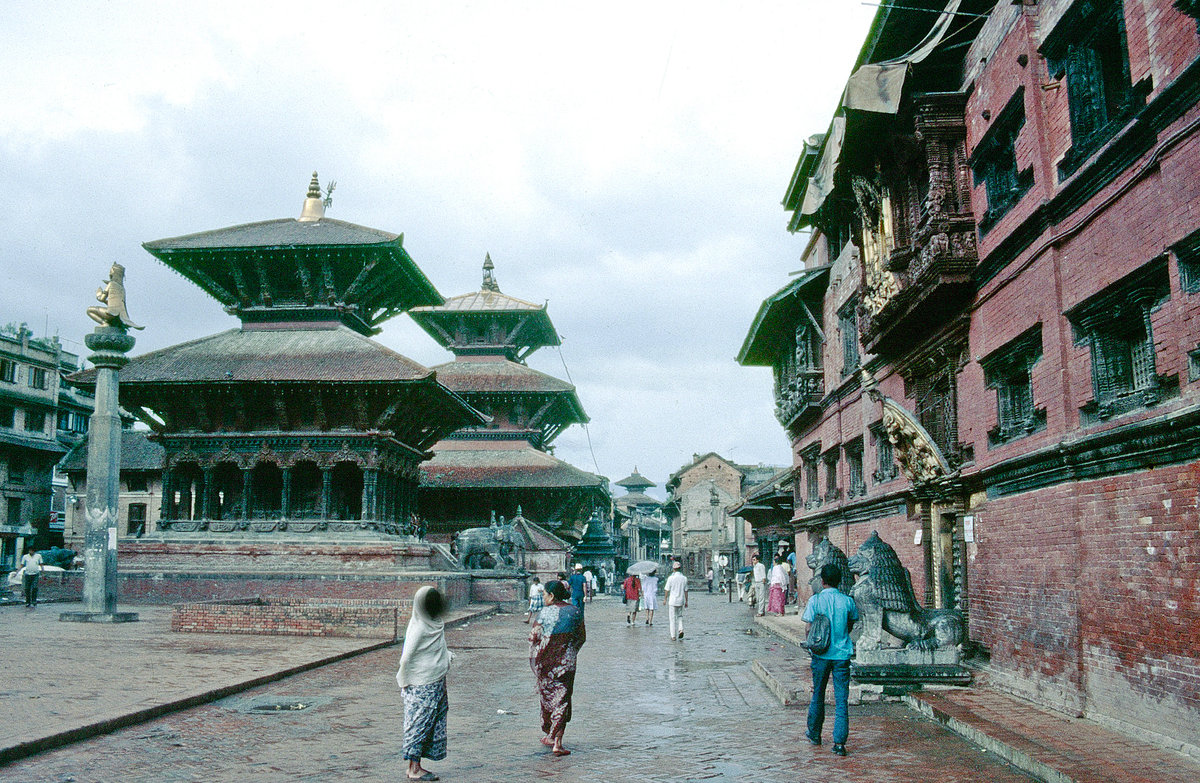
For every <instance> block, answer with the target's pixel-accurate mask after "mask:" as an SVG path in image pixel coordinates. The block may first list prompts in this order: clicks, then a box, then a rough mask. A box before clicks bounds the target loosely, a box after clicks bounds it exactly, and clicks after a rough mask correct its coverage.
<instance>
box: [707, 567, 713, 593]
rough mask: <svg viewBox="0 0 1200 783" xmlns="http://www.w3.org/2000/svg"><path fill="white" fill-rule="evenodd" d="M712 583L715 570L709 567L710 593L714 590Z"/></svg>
mask: <svg viewBox="0 0 1200 783" xmlns="http://www.w3.org/2000/svg"><path fill="white" fill-rule="evenodd" d="M712 583H713V570H712V569H711V568H710V569H708V592H710V593H711V592H712Z"/></svg>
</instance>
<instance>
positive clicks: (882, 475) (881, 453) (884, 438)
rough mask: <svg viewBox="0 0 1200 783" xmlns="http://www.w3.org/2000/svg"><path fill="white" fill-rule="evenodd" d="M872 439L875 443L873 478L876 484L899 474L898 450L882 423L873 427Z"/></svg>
mask: <svg viewBox="0 0 1200 783" xmlns="http://www.w3.org/2000/svg"><path fill="white" fill-rule="evenodd" d="M871 440H872V441H874V443H875V470H874V471H873V472H872V473H871V478H873V479H875V483H876V484H882V483H883V482H885V481H891V480H892V479H894V478H896V475H897V468H896V452H895V449H894V448H893V446H892V441H891V439H890V438H889V437H888V434H887V432H885V431H884V429H883V425H882V424H876V425H874V426H872V427H871Z"/></svg>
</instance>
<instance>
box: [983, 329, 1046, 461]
mask: <svg viewBox="0 0 1200 783" xmlns="http://www.w3.org/2000/svg"><path fill="white" fill-rule="evenodd" d="M1041 358H1042V325H1041V324H1038V325H1037V326H1035V327H1033V328H1032V329H1029V330H1028V331H1026V332H1025V333H1024V334H1022V335H1021V336H1020V337H1017V338H1016V339H1014V340H1012V341H1011V342H1009V343H1008V344H1006V345H1004V346H1003V347H1002V348H999V349H998V350H996V351H994V352H992V354H990V355H989V356H988V357H987V358H986V359H984V360H983V362H981V364H982V366H983V374H984V379H985V381H986V383H987V385H988V388H991V389H995V390H996V411H997V424H996V426H995V427H994V428H992V430H991V431H989V432H988V445H989V446H998V445H1000V444H1002V443H1008V442H1009V441H1011V440H1015V439H1017V438H1022V437H1024V436H1026V435H1028V434H1030V433H1032V432H1036V431H1038V430H1041V429H1044V428H1045V427H1046V409H1045V408H1040V409H1039V408H1036V407H1035V405H1034V399H1033V383H1032V380H1031V372H1032V369H1033V366H1034V365H1035V364H1037V362H1038V360H1040V359H1041Z"/></svg>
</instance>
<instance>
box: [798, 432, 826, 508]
mask: <svg viewBox="0 0 1200 783" xmlns="http://www.w3.org/2000/svg"><path fill="white" fill-rule="evenodd" d="M819 449H820V446H819V445H817V446H816V447H815V448H813V449H810V450H809V451H806V452H805V453H804V454H802V455H801V456H800V459H801V460H802V461H803V463H804V499H805V506H806V507H807V508H814V507H816V506H818V505H820V503H821V486H820V481H819V479H818V476H817V464H818V462H819V459H820V458H819V457H818V455H817V452H818V451H819Z"/></svg>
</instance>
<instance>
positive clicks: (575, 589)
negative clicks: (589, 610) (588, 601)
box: [567, 563, 585, 610]
mask: <svg viewBox="0 0 1200 783" xmlns="http://www.w3.org/2000/svg"><path fill="white" fill-rule="evenodd" d="M584 580H585V577H584V575H583V565H582V564H581V563H576V564H575V573H573V574H571V578H570V579H568V580H567V586H568V587H570V588H571V603H573V604H575V606H577V607H579V608H580V609H581V610H582V609H583V583H584Z"/></svg>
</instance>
